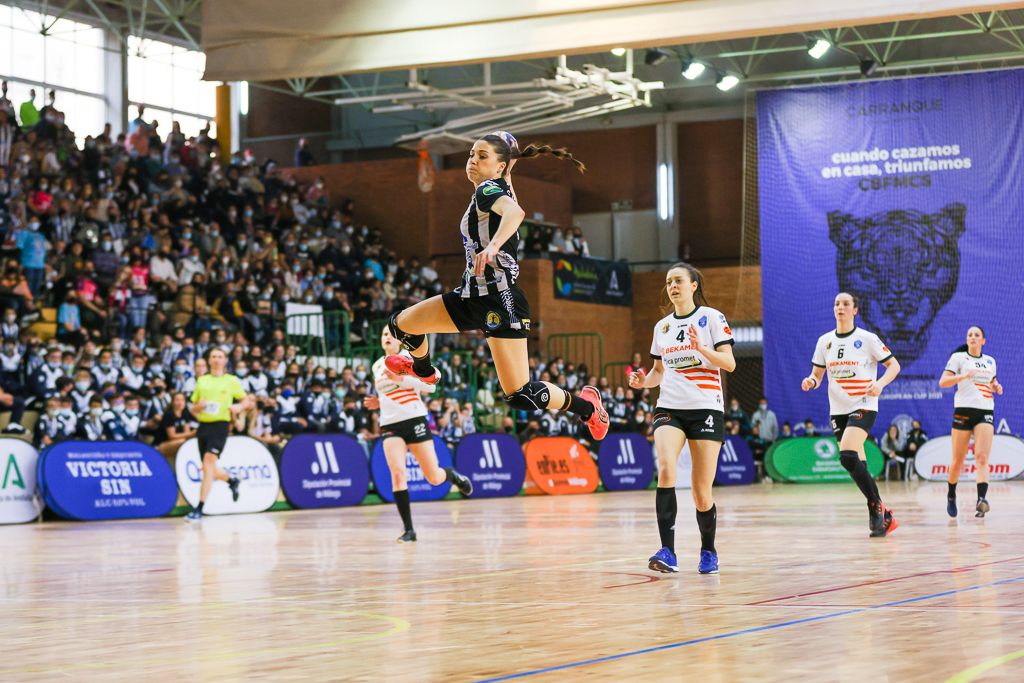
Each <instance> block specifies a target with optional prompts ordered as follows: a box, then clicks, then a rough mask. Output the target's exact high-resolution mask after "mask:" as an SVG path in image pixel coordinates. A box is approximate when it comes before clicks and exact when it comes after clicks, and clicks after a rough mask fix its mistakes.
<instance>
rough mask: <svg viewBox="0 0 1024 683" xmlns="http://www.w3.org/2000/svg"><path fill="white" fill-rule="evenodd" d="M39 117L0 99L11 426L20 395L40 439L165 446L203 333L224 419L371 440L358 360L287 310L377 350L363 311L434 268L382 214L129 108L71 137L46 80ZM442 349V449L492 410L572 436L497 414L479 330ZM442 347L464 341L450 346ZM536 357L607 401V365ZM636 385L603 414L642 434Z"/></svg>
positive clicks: (5, 381) (273, 431) (255, 427)
mask: <svg viewBox="0 0 1024 683" xmlns="http://www.w3.org/2000/svg"><path fill="white" fill-rule="evenodd" d="M21 111H23V112H24V111H26V109H25V108H22V110H21ZM39 114H40V116H39V118H38V120H36V121H35V122H34V123H33V122H31V121H29V122H26V121H24V120H22V121H20V122H19V121H18V117H17V116H16V114H15V110H14V106H13V104H10V103H9V102H7V101H6V100H0V140H6V141H7V144H6V147H4V148H2V149H3V150H4V151H5V154H4V155H3V156H0V238H2V242H0V257H2V258H0V309H2V310H3V315H4V318H3V320H2V322H0V333H2V339H3V345H2V349H0V387H2V392H0V411H4V412H7V413H9V414H10V415H9V422H8V425H7V427H6V431H7V432H8V433H11V432H19V431H21V430H22V427H21V423H22V422H23V421H24V413H25V410H26V409H28V410H30V411H32V412H38V413H39V419H38V421H37V423H36V425H35V438H36V441H37V442H38V443H39V444H40V445H47V444H49V443H53V442H54V441H58V440H62V439H67V438H85V439H114V440H123V439H135V438H147V439H152V441H153V442H154V443H155V444H157V445H158V446H161V447H162V448H163V449H166V450H167V451H168V452H170V451H173V450H174V449H175V448H176V447H177V445H179V444H180V443H181V442H182V441H184V439H186V438H189V437H190V436H192V434H193V433H194V430H195V426H196V423H195V421H194V420H193V419H192V415H191V413H190V411H189V410H188V408H187V406H186V397H187V396H188V395H189V394H190V392H191V390H192V387H193V386H194V385H195V381H196V378H197V377H199V376H201V375H202V374H204V373H205V372H206V371H207V366H206V361H205V360H204V358H203V357H204V354H205V353H206V352H207V351H208V350H209V349H211V348H213V347H215V346H216V347H220V348H223V349H224V350H225V351H226V352H227V353H228V357H229V371H231V372H234V373H235V374H237V375H238V376H239V377H240V378H241V379H242V381H243V383H244V385H245V387H246V389H247V390H248V391H250V392H252V393H254V394H255V395H256V396H257V397H258V399H259V400H258V401H257V403H256V408H255V409H254V410H253V411H251V412H250V413H249V414H244V415H241V416H240V417H239V424H237V425H236V428H237V429H239V430H244V432H246V433H248V434H250V435H252V436H254V437H256V438H258V439H261V440H263V441H264V442H266V443H268V444H270V445H275V444H280V443H282V442H283V441H284V440H286V439H287V438H288V437H289V436H290V435H292V434H295V433H298V432H304V431H344V432H347V433H350V434H355V435H357V436H359V438H360V439H361V440H363V441H366V442H369V441H370V440H371V439H373V438H374V437H375V436H376V434H377V433H378V425H377V423H376V414H374V413H371V412H369V411H366V410H364V409H363V408H362V399H363V398H364V397H365V396H366V395H367V394H369V393H373V392H374V388H373V383H372V377H370V368H369V367H368V366H369V364H370V362H371V361H372V358H369V357H368V358H366V359H365V360H364V362H361V363H360V362H353V364H352V365H350V366H342V367H323V366H319V365H317V363H316V361H315V360H313V359H305V358H303V357H302V356H300V355H299V349H298V347H296V346H294V345H289V344H288V343H287V340H286V336H285V321H284V316H285V311H286V308H287V306H288V303H289V302H301V303H306V304H319V305H320V306H322V309H323V310H325V311H344V312H345V313H346V314H347V315H348V317H349V319H350V320H351V325H350V327H349V328H348V329H349V334H350V335H351V339H350V341H351V342H352V343H358V344H362V345H363V346H365V347H373V346H375V345H376V344H377V340H376V339H372V338H370V337H371V336H375V334H374V335H371V334H370V329H371V322H373V321H379V320H381V319H383V318H385V317H386V316H387V315H389V314H390V313H391V312H392V311H393V310H396V309H397V308H402V307H405V306H408V305H410V304H411V303H414V302H416V301H418V300H420V299H422V298H425V297H428V296H431V295H433V294H435V293H439V292H440V291H441V289H442V286H441V283H440V281H439V280H438V273H437V270H436V263H433V262H430V263H421V262H419V261H418V260H417V259H415V258H413V259H410V260H408V261H407V260H405V259H400V258H397V257H396V255H395V254H394V253H393V252H392V251H390V250H389V249H387V248H386V247H385V246H384V245H383V242H382V239H381V233H380V230H379V229H378V228H377V227H375V226H370V225H367V224H365V223H360V222H358V221H357V220H356V205H355V202H354V200H351V199H344V200H341V201H338V202H334V203H333V205H332V202H331V197H329V196H328V193H327V190H326V188H325V187H324V183H323V181H322V179H317V180H315V181H314V182H311V183H299V182H297V181H296V180H295V179H294V178H291V177H289V176H288V175H286V174H283V173H281V172H280V171H279V170H278V168H277V166H276V164H275V163H274V162H273V161H271V160H266V161H263V162H262V163H259V164H257V163H255V162H254V161H253V160H252V159H249V158H247V157H246V156H245V155H236V156H234V157H232V158H225V157H224V156H222V154H221V153H220V149H219V146H218V145H217V141H216V140H215V139H214V138H212V137H211V135H210V131H209V129H208V128H207V129H206V130H203V131H201V132H200V133H199V134H198V135H195V136H188V137H186V136H185V135H184V134H183V133H182V132H181V131H180V130H179V128H178V127H177V126H174V129H173V130H171V131H170V132H169V133H168V134H167V135H166V137H161V136H160V135H159V134H158V133H157V125H156V122H155V121H153V122H148V123H147V121H146V120H145V111H144V110H143V109H142V108H140V109H139V111H138V115H137V116H136V117H135V119H133V120H132V121H131V123H130V125H129V128H128V130H127V132H126V133H125V134H122V135H118V136H112V135H111V134H110V127H109V126H108V127H107V128H106V130H104V131H102V132H99V133H97V134H96V135H87V136H85V137H84V144H82V146H81V147H79V146H78V145H77V144H76V136H75V134H74V133H73V132H72V131H71V130H69V129H68V127H67V126H66V124H65V123H64V116H63V114H62V113H61V112H60V111H59V110H58V109H57V103H56V102H55V98H54V97H53V96H52V93H51V96H50V97H49V98H48V104H47V106H46V107H44V108H43V109H42V110H40V112H39ZM30 118H31V117H30ZM557 232H558V233H559V234H555V232H554V231H552V237H554V238H556V239H555V242H556V244H555V246H554V247H553V248H552V247H551V245H548V246H547V248H548V250H553V249H557V250H562V249H563V246H560V245H562V244H565V243H567V244H574V245H575V246H574V247H565V250H566V251H569V250H571V249H575V250H576V251H577V253H585V251H586V247H585V240H583V241H581V240H582V235H581V234H579V233H578V231H575V233H576V234H575V236H570V238H569V240H568V242H566V239H565V237H564V236H561V235H560V232H561V231H557ZM545 234H546V233H545ZM54 309H55V310H56V315H55V321H54V322H47V321H46V320H45V314H46V311H47V310H50V311H53V310H54ZM48 325H49V326H50V328H51V329H47V326H48ZM438 344H439V347H438V352H437V353H438V358H439V365H440V367H441V370H442V373H444V374H445V378H444V381H443V382H442V385H441V386H442V387H443V389H442V390H441V392H440V393H439V394H438V396H437V397H436V398H435V397H431V398H430V399H429V400H430V404H429V405H430V409H431V420H432V422H433V426H434V427H435V429H436V431H437V433H438V434H440V435H441V436H442V438H445V439H446V440H448V441H450V442H452V443H455V442H457V441H458V439H460V438H461V436H462V435H464V434H467V433H472V432H473V431H475V430H476V429H478V428H480V426H481V425H479V424H478V422H477V421H478V420H483V419H487V416H492V417H494V423H493V424H490V425H488V427H489V428H493V429H505V430H509V431H512V430H516V429H517V428H518V430H519V431H522V432H527V433H528V432H529V430H531V429H536V430H539V431H540V433H545V434H576V433H577V432H578V425H576V424H574V423H572V422H570V421H568V420H566V419H565V418H564V417H559V416H557V415H536V416H528V415H525V414H515V415H505V416H504V419H503V420H502V419H500V418H501V417H502V416H503V411H501V410H500V408H502V406H503V402H502V401H501V399H500V392H499V389H498V387H497V382H496V379H495V377H494V375H493V372H492V371H491V370H490V365H491V364H490V358H489V355H488V353H487V349H486V345H485V344H483V342H482V339H467V338H465V337H457V336H450V337H446V336H441V337H440V338H439V339H438ZM455 344H459V347H458V348H461V349H465V348H466V347H467V346H468V351H469V352H468V353H465V352H463V353H454V350H455V349H456V348H457V347H456V346H454V345H455ZM531 363H532V368H533V372H534V374H535V376H536V377H538V378H541V377H543V378H550V379H551V381H556V382H560V383H562V384H564V385H567V386H573V385H576V384H581V383H584V382H591V383H600V384H602V386H603V387H604V392H605V394H606V396H607V398H608V400H609V401H610V402H611V403H613V404H614V403H615V402H616V395H615V392H613V391H612V390H611V388H610V386H609V385H608V381H607V379H600V380H599V379H598V378H596V377H592V376H591V373H590V372H589V371H588V370H587V369H586V368H585V367H580V368H575V367H573V366H572V364H566V363H564V362H562V361H561V360H560V359H556V360H554V361H553V362H551V363H550V364H547V365H545V363H544V362H543V361H542V360H541V359H540V358H539V357H535V358H534V359H533V360H532V361H531ZM471 378H472V382H471V381H470V380H471ZM631 393H632V392H631V391H629V390H627V391H623V390H621V389H620V390H618V397H617V398H618V399H619V403H620V404H621V405H617V407H613V409H612V412H613V419H614V420H615V425H616V428H620V429H625V428H627V427H628V428H633V429H642V430H646V431H649V425H650V419H649V414H650V409H651V406H650V405H649V404H648V402H647V401H646V399H644V398H643V397H632V396H629V395H628V394H631ZM496 407H497V408H498V409H499V410H497V411H496V410H495V408H496ZM493 413H499V415H497V416H493Z"/></svg>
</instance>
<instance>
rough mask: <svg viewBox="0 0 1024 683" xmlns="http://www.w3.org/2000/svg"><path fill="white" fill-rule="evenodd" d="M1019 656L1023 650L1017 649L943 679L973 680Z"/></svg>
mask: <svg viewBox="0 0 1024 683" xmlns="http://www.w3.org/2000/svg"><path fill="white" fill-rule="evenodd" d="M1021 657H1024V650H1017V651H1016V652H1010V653H1009V654H1005V655H1001V656H999V657H994V658H992V659H990V660H988V661H985V662H982V663H981V664H976V665H974V666H972V667H971V668H970V669H964V670H963V671H961V672H960V673H958V674H955V675H953V676H950V677H949V678H947V679H946V680H945V683H970V681H973V680H974V679H976V678H977V677H978V676H980V675H982V674H983V673H986V672H987V671H989V670H990V669H994V668H996V667H997V666H1002V665H1003V664H1006V663H1007V662H1012V661H1013V660H1015V659H1020V658H1021Z"/></svg>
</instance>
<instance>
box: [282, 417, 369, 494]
mask: <svg viewBox="0 0 1024 683" xmlns="http://www.w3.org/2000/svg"><path fill="white" fill-rule="evenodd" d="M281 488H282V489H283V490H284V495H285V496H287V498H288V501H289V502H290V503H291V504H292V505H294V506H295V507H299V508H324V507H339V506H342V505H358V504H359V503H360V502H362V500H363V498H364V497H365V496H366V492H367V491H368V490H369V489H370V466H369V464H368V463H367V461H366V451H364V450H363V447H362V446H360V445H359V442H358V441H356V440H355V439H353V438H352V437H351V436H348V435H345V434H299V435H298V436H295V437H292V439H291V441H289V442H288V445H287V446H285V448H284V453H282V454H281Z"/></svg>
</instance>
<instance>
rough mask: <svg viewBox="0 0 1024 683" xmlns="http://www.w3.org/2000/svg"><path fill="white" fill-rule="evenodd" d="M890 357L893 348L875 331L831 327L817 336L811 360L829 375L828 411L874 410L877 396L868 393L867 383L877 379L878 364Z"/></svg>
mask: <svg viewBox="0 0 1024 683" xmlns="http://www.w3.org/2000/svg"><path fill="white" fill-rule="evenodd" d="M890 358H892V352H891V351H889V348H888V347H887V346H886V345H885V344H884V343H883V342H882V340H881V339H879V338H878V335H877V334H874V333H873V332H868V331H867V330H862V329H861V328H859V327H855V328H853V330H852V331H850V332H847V333H845V334H839V333H838V332H836V331H835V330H832V331H831V332H826V333H825V334H823V335H821V336H820V337H818V344H817V346H815V347H814V358H812V359H811V363H813V364H814V365H816V366H817V367H819V368H825V371H826V374H827V375H828V405H829V414H831V415H849V414H850V413H852V412H853V411H855V410H874V411H877V410H878V397H877V396H868V387H869V386H870V385H871V383H872V382H874V381H875V380H876V379H878V364H879V363H884V362H885V361H887V360H889V359H890Z"/></svg>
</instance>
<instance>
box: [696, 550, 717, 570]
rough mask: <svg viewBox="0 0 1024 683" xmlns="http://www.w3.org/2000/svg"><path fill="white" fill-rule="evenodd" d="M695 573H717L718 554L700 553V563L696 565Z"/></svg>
mask: <svg viewBox="0 0 1024 683" xmlns="http://www.w3.org/2000/svg"><path fill="white" fill-rule="evenodd" d="M697 572H698V573H700V574H717V573H718V553H713V552H711V551H710V550H701V551H700V562H699V563H697Z"/></svg>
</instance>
